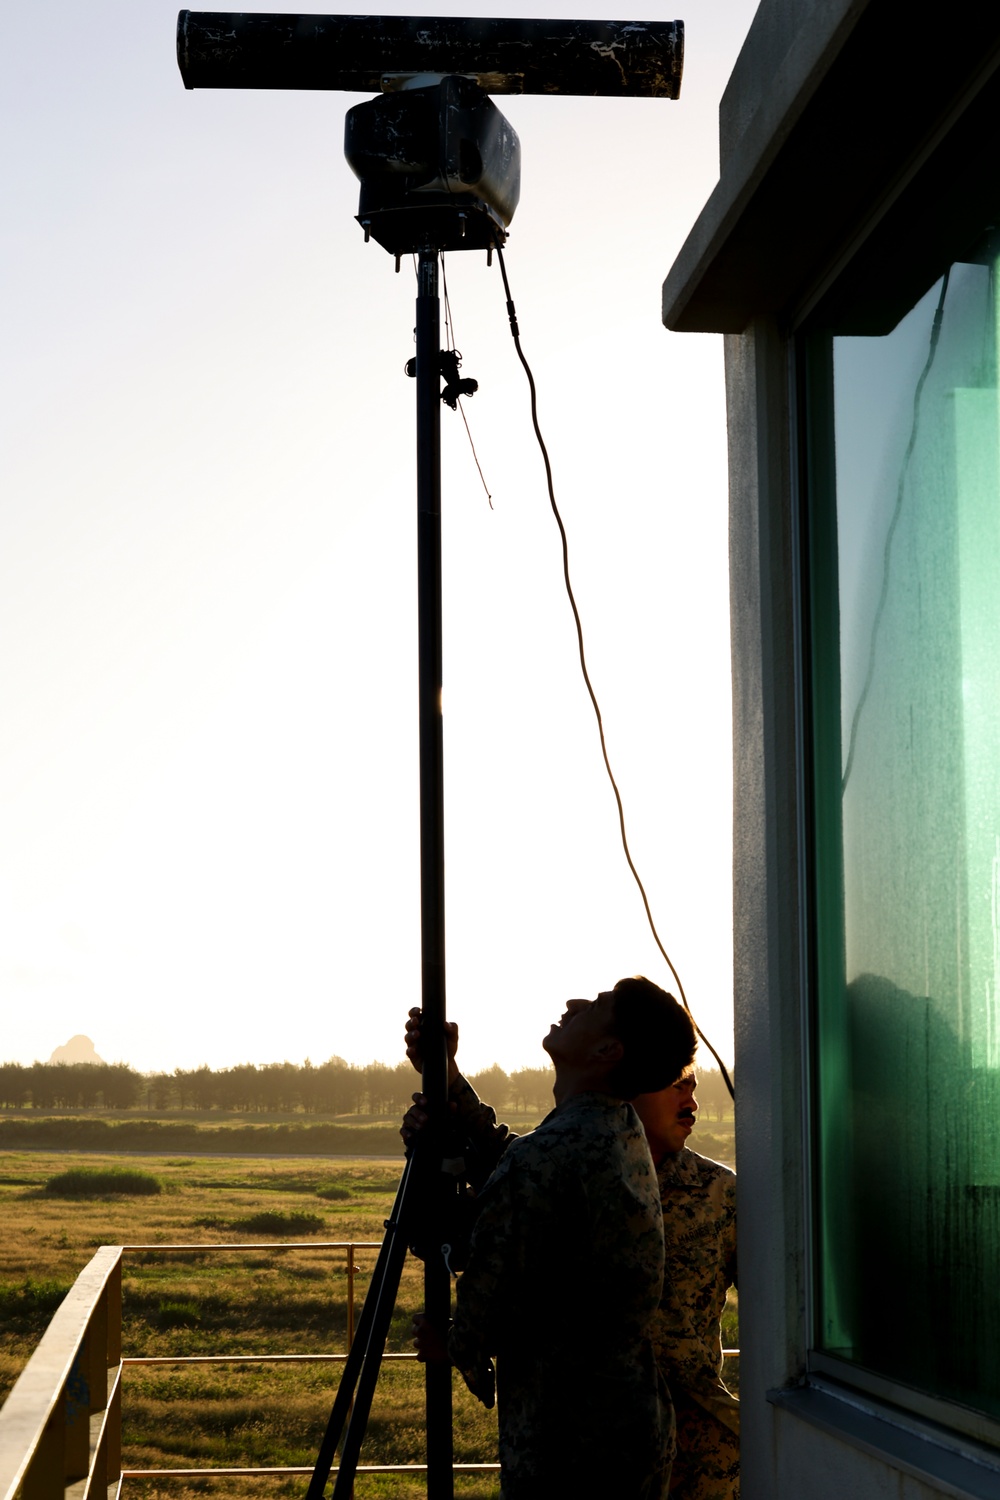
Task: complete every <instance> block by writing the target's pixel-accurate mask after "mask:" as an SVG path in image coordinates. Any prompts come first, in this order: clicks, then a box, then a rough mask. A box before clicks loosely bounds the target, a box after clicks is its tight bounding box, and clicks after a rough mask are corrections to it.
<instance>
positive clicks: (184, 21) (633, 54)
mask: <svg viewBox="0 0 1000 1500" xmlns="http://www.w3.org/2000/svg"><path fill="white" fill-rule="evenodd" d="M177 61H178V63H179V65H180V70H181V77H182V78H183V80H184V86H185V88H189V89H343V90H346V91H348V92H350V93H372V92H376V93H377V92H378V91H379V90H381V89H383V88H392V87H393V84H394V81H395V80H396V79H398V78H400V77H406V76H409V75H413V74H424V73H435V74H446V73H463V74H466V75H467V76H470V77H473V78H476V79H477V80H478V81H479V83H480V84H481V85H482V87H483V88H484V89H486V90H487V92H489V93H491V94H583V95H590V96H595V95H608V96H611V97H622V96H625V95H638V96H642V97H644V98H655V99H676V98H677V96H678V95H679V93H680V87H681V72H682V69H683V63H684V23H683V21H521V20H515V19H513V18H508V17H503V18H500V19H496V18H467V19H460V18H459V17H457V16H432V17H428V18H425V19H422V20H421V19H418V18H417V17H415V16H299V15H250V14H246V13H243V12H239V13H230V12H226V11H191V10H182V11H181V13H180V15H179V17H178V20H177Z"/></svg>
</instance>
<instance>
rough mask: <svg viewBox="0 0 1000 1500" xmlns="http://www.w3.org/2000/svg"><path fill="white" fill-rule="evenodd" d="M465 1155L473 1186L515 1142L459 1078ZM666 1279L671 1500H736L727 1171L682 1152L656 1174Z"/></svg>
mask: <svg viewBox="0 0 1000 1500" xmlns="http://www.w3.org/2000/svg"><path fill="white" fill-rule="evenodd" d="M450 1097H451V1098H452V1100H454V1102H455V1105H456V1109H457V1112H458V1117H459V1119H460V1121H461V1122H462V1124H463V1126H464V1127H465V1131H466V1134H467V1136H468V1138H469V1141H470V1144H471V1146H472V1148H473V1152H474V1156H473V1157H472V1159H470V1161H469V1166H470V1179H471V1180H472V1182H473V1184H474V1185H478V1184H479V1183H481V1182H482V1181H484V1180H485V1176H486V1175H487V1174H488V1173H489V1171H491V1170H492V1168H493V1167H494V1166H495V1164H496V1163H497V1162H498V1161H499V1160H500V1158H501V1157H502V1155H503V1153H504V1151H505V1150H506V1149H507V1147H508V1146H509V1145H510V1143H511V1142H512V1141H514V1140H516V1139H517V1137H516V1136H515V1135H514V1134H513V1132H511V1131H510V1130H509V1129H508V1127H507V1126H506V1125H498V1124H497V1117H496V1115H495V1113H494V1112H493V1110H492V1109H491V1108H490V1106H489V1105H488V1104H484V1103H483V1102H482V1100H481V1099H480V1098H479V1096H478V1094H477V1093H476V1092H475V1090H474V1089H473V1087H472V1085H471V1084H470V1083H469V1082H468V1081H467V1080H466V1079H465V1078H462V1077H459V1078H458V1080H457V1081H456V1082H455V1083H454V1084H453V1085H452V1087H451V1090H450ZM657 1178H658V1184H659V1191H660V1199H661V1202H662V1205H663V1229H664V1247H665V1274H664V1289H663V1300H662V1303H661V1306H660V1310H659V1312H658V1314H657V1316H656V1320H655V1324H654V1345H655V1348H656V1353H657V1362H658V1364H659V1367H660V1370H661V1372H662V1374H663V1376H664V1378H665V1380H666V1382H667V1384H668V1386H669V1388H670V1394H671V1396H672V1399H673V1404H674V1410H675V1413H676V1417H677V1455H676V1457H675V1459H674V1466H673V1472H672V1475H671V1484H670V1495H671V1500H738V1497H739V1493H740V1480H739V1457H740V1454H739V1402H738V1401H737V1399H736V1397H735V1396H733V1395H731V1394H730V1392H729V1391H727V1390H726V1387H725V1385H724V1384H723V1382H722V1375H721V1371H722V1338H721V1333H720V1328H719V1319H720V1318H721V1316H722V1310H723V1308H724V1307H725V1303H726V1290H727V1288H728V1287H729V1286H730V1285H732V1286H735V1284H736V1174H735V1173H734V1172H731V1171H730V1170H729V1168H728V1167H724V1166H722V1165H721V1164H720V1163H718V1162H714V1161H709V1160H708V1158H707V1157H704V1156H699V1155H698V1154H697V1152H694V1151H688V1150H687V1149H686V1148H685V1149H684V1150H682V1151H680V1152H678V1153H677V1154H676V1155H668V1156H666V1157H665V1158H664V1160H663V1161H662V1162H661V1163H660V1166H659V1168H658V1170H657Z"/></svg>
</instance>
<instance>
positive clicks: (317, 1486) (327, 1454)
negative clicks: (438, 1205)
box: [306, 1156, 412, 1500]
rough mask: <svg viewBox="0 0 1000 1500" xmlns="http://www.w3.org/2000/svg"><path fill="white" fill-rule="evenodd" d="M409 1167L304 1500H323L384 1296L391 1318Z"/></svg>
mask: <svg viewBox="0 0 1000 1500" xmlns="http://www.w3.org/2000/svg"><path fill="white" fill-rule="evenodd" d="M411 1167H412V1157H409V1156H408V1157H407V1158H406V1164H405V1166H404V1167H403V1175H402V1177H401V1178H400V1181H399V1187H398V1188H397V1189H396V1197H395V1200H394V1202H393V1205H392V1213H391V1214H390V1216H389V1218H388V1219H387V1220H386V1232H385V1238H384V1239H383V1241H382V1247H381V1249H380V1250H379V1253H378V1259H377V1261H376V1262H375V1270H374V1271H373V1273H372V1279H371V1284H370V1285H369V1287H368V1293H367V1295H366V1297H365V1302H364V1306H363V1308H362V1309H361V1317H360V1318H359V1319H358V1327H357V1332H356V1333H355V1336H354V1342H353V1344H352V1345H351V1348H350V1351H349V1352H348V1356H347V1360H346V1361H345V1364H344V1369H343V1373H342V1375H341V1377H340V1384H339V1385H338V1386H337V1395H336V1398H335V1400H334V1403H333V1410H332V1411H331V1413H330V1420H329V1422H328V1423H327V1426H326V1432H325V1433H324V1435H323V1441H322V1443H321V1444H320V1449H319V1456H318V1457H317V1459H316V1467H315V1469H314V1470H313V1475H312V1478H311V1479H310V1481H309V1488H308V1490H307V1491H306V1500H323V1491H324V1490H325V1488H326V1482H327V1480H328V1479H329V1477H330V1470H331V1468H332V1467H333V1460H334V1457H335V1455H336V1452H337V1448H338V1446H339V1443H340V1438H341V1434H342V1432H343V1430H344V1424H345V1422H346V1421H347V1417H348V1413H349V1412H350V1410H351V1403H352V1401H353V1400H354V1392H355V1388H356V1387H357V1384H358V1377H359V1375H360V1374H361V1372H362V1369H363V1367H364V1365H365V1363H366V1361H367V1359H368V1350H369V1345H370V1344H371V1342H372V1337H371V1336H372V1331H373V1325H374V1323H375V1321H376V1316H377V1312H378V1309H379V1308H380V1307H381V1305H382V1303H383V1301H384V1300H385V1299H386V1296H387V1295H388V1306H389V1317H390V1318H391V1316H392V1308H393V1306H394V1305H395V1301H396V1293H397V1291H398V1289H399V1277H400V1272H401V1270H402V1259H400V1262H399V1268H398V1269H396V1270H395V1279H394V1280H393V1279H392V1274H391V1271H390V1265H391V1263H392V1249H393V1245H394V1243H395V1242H396V1239H397V1238H398V1236H399V1230H398V1226H399V1222H400V1216H401V1214H402V1209H403V1203H404V1200H405V1198H406V1189H407V1185H408V1182H409V1178H410V1171H411ZM403 1250H404V1257H405V1245H404V1247H403ZM388 1326H389V1324H388V1320H387V1321H386V1329H388ZM384 1344H385V1334H384V1333H383V1335H382V1345H383V1346H384ZM381 1357H382V1350H381V1347H380V1348H379V1350H378V1353H377V1356H376V1366H377V1363H378V1360H380V1359H381ZM370 1404H371V1403H370V1399H369V1405H370ZM359 1446H360V1444H359ZM356 1463H357V1459H355V1464H356Z"/></svg>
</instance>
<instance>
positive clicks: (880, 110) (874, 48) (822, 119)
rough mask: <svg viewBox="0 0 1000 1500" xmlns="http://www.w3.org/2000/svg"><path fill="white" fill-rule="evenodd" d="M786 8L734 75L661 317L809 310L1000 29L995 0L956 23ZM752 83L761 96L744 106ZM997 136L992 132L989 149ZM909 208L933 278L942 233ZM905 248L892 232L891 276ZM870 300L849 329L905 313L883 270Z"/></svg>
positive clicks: (886, 205) (899, 13)
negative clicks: (707, 187) (723, 132)
mask: <svg viewBox="0 0 1000 1500" xmlns="http://www.w3.org/2000/svg"><path fill="white" fill-rule="evenodd" d="M778 11H781V7H780V6H779V4H778V3H777V0H764V3H763V5H762V7H761V13H760V17H759V18H758V20H763V19H766V18H768V17H770V14H771V12H778ZM782 16H783V19H784V21H785V26H784V28H782V27H780V26H778V25H777V24H772V25H771V27H770V32H769V31H768V28H767V26H763V27H762V34H763V36H764V41H763V42H762V41H759V40H755V35H754V34H755V31H756V30H757V26H758V22H756V21H755V23H754V28H753V29H752V30H751V34H750V37H748V39H747V46H746V47H745V48H744V53H743V54H741V58H740V61H739V62H738V63H737V67H736V70H735V72H734V75H733V82H732V84H731V86H730V89H729V90H727V101H728V103H727V110H728V118H729V122H730V123H729V125H728V132H729V134H730V135H733V136H734V139H733V140H732V143H731V149H730V152H729V154H728V155H727V157H726V160H725V162H724V165H723V172H722V177H721V179H720V181H719V184H718V186H717V187H716V189H715V191H714V192H713V194H712V196H711V198H710V199H709V200H708V203H707V204H706V206H705V208H704V209H703V211H702V213H701V215H700V216H699V218H698V220H697V222H696V223H695V225H694V227H693V229H692V231H691V233H690V235H689V237H688V239H687V241H686V243H685V244H684V246H683V247H682V249H681V252H680V254H679V256H678V257H677V260H676V261H675V263H674V265H673V267H672V268H671V270H670V272H669V274H668V276H667V279H666V281H665V282H664V285H663V321H664V323H665V324H666V326H667V327H668V328H671V329H674V330H676V331H679V332H717V333H742V332H743V330H744V329H745V328H746V326H747V324H748V323H749V322H750V320H751V318H753V317H755V316H773V317H776V318H779V319H780V320H782V321H784V322H786V323H787V322H788V321H789V320H790V318H792V317H793V316H794V315H796V313H797V311H800V310H801V309H802V307H803V306H804V305H806V304H808V302H809V299H810V296H811V294H812V292H813V289H814V288H815V287H816V286H817V284H820V283H823V282H824V281H826V282H827V283H829V281H830V280H831V277H832V275H833V274H834V272H835V270H836V268H837V267H838V266H839V265H841V264H843V263H844V262H845V260H846V259H847V258H849V256H850V255H852V254H854V253H855V252H856V250H857V248H858V244H859V233H860V234H861V235H862V237H863V236H864V235H865V234H867V233H868V232H869V231H870V230H871V229H873V228H874V227H875V226H876V225H877V224H878V223H879V221H880V218H881V217H882V215H883V212H885V211H887V210H888V209H890V208H892V207H893V205H894V204H895V203H896V202H897V200H898V199H899V197H900V194H901V193H902V191H903V189H904V187H905V186H907V185H908V184H909V183H910V182H911V180H912V179H913V178H914V175H915V174H917V173H918V172H919V171H920V169H921V167H922V165H923V163H924V162H925V160H927V158H928V156H929V153H931V152H932V151H933V150H934V149H935V148H936V146H937V145H938V144H939V143H940V142H941V140H942V139H943V138H944V136H945V135H946V133H947V128H948V127H950V125H951V124H953V123H954V121H955V119H956V118H957V114H958V113H960V110H961V101H962V100H963V99H964V98H965V97H966V95H967V94H968V93H969V91H970V89H973V84H974V83H975V80H976V79H977V77H980V79H981V75H982V74H983V65H984V59H988V58H990V57H991V56H992V55H993V54H994V53H995V51H996V48H997V46H998V44H1000V11H998V10H997V8H995V7H978V8H976V10H975V11H972V10H968V11H963V12H962V17H961V24H960V25H957V26H956V27H954V28H949V26H948V25H947V23H946V22H945V20H943V19H941V17H940V16H939V17H937V18H936V20H935V24H933V25H930V26H927V25H924V24H923V23H922V22H921V20H920V17H919V16H918V15H917V14H916V13H914V12H907V11H905V10H903V9H902V8H901V7H900V6H899V5H898V4H894V3H893V0H867V3H864V0H838V3H837V4H835V5H831V6H829V7H823V8H821V10H820V11H819V13H818V16H819V17H820V18H821V20H822V24H818V22H817V19H816V18H814V17H812V16H811V15H808V14H804V15H803V16H801V17H799V21H800V22H801V24H799V25H798V26H797V29H796V30H795V32H794V35H793V36H792V37H791V39H789V36H788V35H787V30H788V26H789V25H790V24H791V22H790V21H789V19H788V17H787V16H785V15H784V12H782ZM806 22H809V24H805V23H806ZM768 37H770V40H771V44H772V47H773V51H774V56H773V58H772V59H771V60H770V61H771V64H772V66H773V73H770V74H768V73H767V67H768V57H767V48H766V46H765V42H766V41H767V39H768ZM751 62H752V65H753V76H752V77H748V76H747V75H748V71H749V69H750V67H751ZM759 75H764V76H759ZM741 92H743V93H746V94H748V95H749V96H750V101H749V104H747V105H746V107H745V108H744V110H743V112H742V114H741V112H740V110H739V108H738V105H739V95H740V94H741ZM973 92H974V90H973ZM758 96H759V98H758ZM991 117H993V118H995V112H991ZM744 121H745V124H744V123H743V122H744ZM734 122H738V123H739V124H740V125H742V127H743V129H742V134H739V133H738V129H737V128H734ZM986 129H987V134H988V135H991V134H992V131H991V130H990V128H989V126H987V127H986ZM981 133H982V126H981V125H980V134H981ZM994 145H995V142H993V141H988V142H987V141H984V142H983V147H984V150H985V154H986V159H991V156H992V152H993V148H994ZM939 154H940V153H939ZM916 197H917V199H918V200H919V201H920V202H921V204H922V213H921V215H920V218H919V222H920V223H921V225H922V227H923V229H924V231H925V232H926V228H927V225H928V220H930V224H931V226H936V225H937V224H939V223H940V222H942V221H943V222H946V221H947V213H946V212H943V211H942V212H935V213H933V214H931V215H928V213H927V203H928V201H934V197H933V196H932V195H931V194H929V193H928V192H927V191H926V190H923V189H921V190H919V191H918V192H917V194H916ZM910 217H912V215H910ZM903 218H905V219H907V222H906V226H905V228H904V227H903V224H902V221H901V222H900V227H899V232H898V234H897V235H896V236H895V238H897V239H899V240H900V242H901V244H902V245H903V246H904V247H905V249H906V257H905V259H906V261H907V262H908V263H910V264H911V267H912V269H911V277H910V280H911V281H912V280H913V278H914V277H918V278H924V279H927V278H929V280H927V284H928V285H929V284H930V282H931V281H933V280H934V279H936V276H937V275H939V274H940V269H941V268H940V267H939V266H938V264H937V262H938V261H939V260H940V259H941V256H942V254H943V253H945V252H944V251H942V250H941V249H940V248H939V247H938V246H937V244H934V245H932V246H929V247H928V248H927V251H926V252H923V251H922V236H918V237H917V238H916V239H914V237H913V235H912V226H911V224H910V222H909V218H908V217H907V215H905V214H904V215H903ZM891 239H892V236H890V240H891ZM946 248H947V247H946ZM895 249H896V247H895V244H892V243H889V242H886V243H883V244H882V245H881V246H880V254H879V256H878V258H877V269H878V273H879V275H880V276H881V279H882V281H884V280H885V278H886V276H887V275H888V274H889V273H890V272H891V271H892V269H893V260H894V259H895ZM887 257H888V258H887ZM925 262H926V264H925ZM945 263H947V259H946V260H945ZM896 270H897V272H898V264H897V266H896ZM890 279H891V278H890ZM911 291H912V287H911V286H908V287H907V289H906V295H907V296H909V295H910V293H911ZM887 297H888V301H887V300H886V299H887ZM869 302H870V304H871V306H870V308H869V309H868V310H866V313H865V317H864V320H863V324H862V325H859V327H858V328H857V329H852V330H850V331H858V332H861V331H871V332H884V331H886V329H887V328H888V327H891V326H893V318H894V317H898V316H899V315H900V313H899V310H898V309H897V307H896V299H894V297H893V294H892V290H891V287H890V289H889V291H888V293H887V292H886V290H885V288H884V286H883V285H881V284H880V285H879V286H878V288H877V289H876V291H875V292H874V293H873V294H871V295H869ZM883 304H884V305H883ZM842 331H847V330H842Z"/></svg>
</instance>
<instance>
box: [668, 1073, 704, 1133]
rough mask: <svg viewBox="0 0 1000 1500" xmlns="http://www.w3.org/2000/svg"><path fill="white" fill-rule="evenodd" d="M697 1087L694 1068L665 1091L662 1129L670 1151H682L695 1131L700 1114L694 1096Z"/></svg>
mask: <svg viewBox="0 0 1000 1500" xmlns="http://www.w3.org/2000/svg"><path fill="white" fill-rule="evenodd" d="M697 1087H698V1075H697V1074H696V1073H695V1071H694V1068H689V1069H688V1071H687V1072H686V1073H682V1074H681V1076H680V1078H678V1080H677V1082H676V1083H672V1084H671V1085H670V1087H669V1088H668V1089H665V1090H664V1103H665V1111H664V1117H663V1127H662V1128H663V1135H664V1139H665V1140H666V1144H667V1150H668V1151H671V1152H676V1151H680V1150H681V1148H682V1147H683V1146H684V1145H685V1143H686V1141H687V1138H688V1136H689V1135H690V1134H691V1132H692V1130H693V1129H694V1122H695V1116H696V1115H697V1113H698V1101H697V1099H696V1098H695V1096H694V1091H695V1089H696V1088H697Z"/></svg>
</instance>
